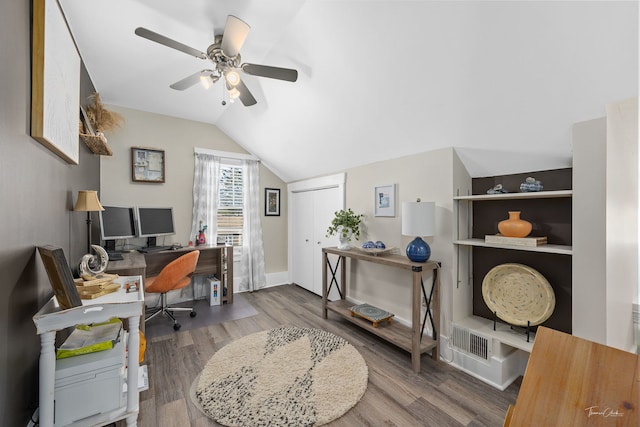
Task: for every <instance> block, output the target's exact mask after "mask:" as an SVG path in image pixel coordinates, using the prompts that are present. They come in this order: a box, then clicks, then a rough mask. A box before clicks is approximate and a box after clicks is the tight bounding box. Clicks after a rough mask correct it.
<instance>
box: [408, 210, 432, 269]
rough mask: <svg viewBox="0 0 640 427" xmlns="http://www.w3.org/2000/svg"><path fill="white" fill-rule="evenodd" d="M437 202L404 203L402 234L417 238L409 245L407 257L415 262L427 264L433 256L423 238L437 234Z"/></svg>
mask: <svg viewBox="0 0 640 427" xmlns="http://www.w3.org/2000/svg"><path fill="white" fill-rule="evenodd" d="M435 218H436V204H435V202H420V199H418V201H417V202H403V203H402V234H403V235H404V236H417V237H416V238H415V239H414V240H413V241H411V243H409V245H407V257H408V258H409V259H410V260H411V261H413V262H426V261H427V260H428V259H429V257H430V256H431V248H430V247H429V245H428V244H427V242H425V241H424V240H422V238H421V236H433V234H434V232H435V222H436V221H435Z"/></svg>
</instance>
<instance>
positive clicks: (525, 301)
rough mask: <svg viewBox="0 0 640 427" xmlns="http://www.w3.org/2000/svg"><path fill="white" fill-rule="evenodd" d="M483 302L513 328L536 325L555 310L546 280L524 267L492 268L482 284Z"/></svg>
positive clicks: (553, 295)
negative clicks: (528, 324)
mask: <svg viewBox="0 0 640 427" xmlns="http://www.w3.org/2000/svg"><path fill="white" fill-rule="evenodd" d="M482 298H484V302H485V303H486V304H487V306H488V307H489V309H490V310H491V311H492V312H494V313H496V316H498V317H499V318H500V319H502V320H504V321H505V322H507V323H510V324H512V325H516V326H527V322H530V325H531V326H535V325H539V324H541V323H542V322H544V321H545V320H547V319H548V318H549V317H550V316H551V314H552V313H553V310H554V308H555V306H556V296H555V294H554V293H553V289H552V288H551V285H550V284H549V282H548V281H547V279H545V278H544V276H543V275H542V274H540V273H539V272H538V271H537V270H535V269H533V268H531V267H528V266H526V265H523V264H513V263H512V264H502V265H498V266H496V267H493V268H492V269H491V270H490V271H489V272H488V273H487V275H486V276H485V277H484V279H483V280H482Z"/></svg>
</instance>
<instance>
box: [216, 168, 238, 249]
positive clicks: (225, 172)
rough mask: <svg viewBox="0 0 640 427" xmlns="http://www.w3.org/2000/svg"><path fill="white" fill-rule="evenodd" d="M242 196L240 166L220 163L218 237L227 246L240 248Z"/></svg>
mask: <svg viewBox="0 0 640 427" xmlns="http://www.w3.org/2000/svg"><path fill="white" fill-rule="evenodd" d="M243 194H244V191H243V186H242V165H240V164H234V163H231V162H227V163H222V164H221V165H220V181H219V182H218V237H219V238H220V237H224V240H225V243H226V244H227V245H233V246H242V225H243V221H244V218H243V212H242V207H243Z"/></svg>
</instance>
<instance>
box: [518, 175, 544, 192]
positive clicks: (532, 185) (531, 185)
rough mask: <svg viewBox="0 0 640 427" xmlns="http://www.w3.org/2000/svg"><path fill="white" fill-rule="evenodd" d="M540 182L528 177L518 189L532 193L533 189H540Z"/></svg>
mask: <svg viewBox="0 0 640 427" xmlns="http://www.w3.org/2000/svg"><path fill="white" fill-rule="evenodd" d="M542 188H543V186H542V183H541V182H540V181H538V180H537V179H535V178H532V177H528V178H527V179H525V180H524V182H523V183H522V184H520V191H522V192H523V193H532V192H535V191H542Z"/></svg>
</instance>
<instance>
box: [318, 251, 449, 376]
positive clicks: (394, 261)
mask: <svg viewBox="0 0 640 427" xmlns="http://www.w3.org/2000/svg"><path fill="white" fill-rule="evenodd" d="M329 254H334V255H338V259H337V261H336V262H335V264H334V265H332V264H331V262H330V260H329V258H328V255H329ZM347 258H349V259H351V261H352V262H353V261H354V260H359V261H366V262H370V263H374V264H381V265H386V266H388V267H393V268H400V269H403V270H409V271H411V272H412V279H413V280H412V288H411V328H409V327H407V326H405V325H402V324H400V323H398V322H394V323H393V324H391V325H381V326H380V327H374V326H373V325H372V324H371V322H367V321H364V320H363V319H360V318H357V317H352V314H351V310H350V308H351V307H352V306H353V305H354V304H353V303H350V302H348V301H347V300H346V296H347V284H346V277H347V274H346V259H347ZM322 265H323V268H322V316H323V317H324V318H325V319H326V318H327V311H328V310H331V311H333V312H335V313H337V314H339V315H341V316H342V317H344V318H345V319H347V320H349V321H350V322H352V323H354V324H356V325H358V326H360V327H361V328H364V329H366V330H368V331H369V332H371V333H373V334H375V335H377V336H379V337H380V338H383V339H385V340H386V341H388V342H390V343H392V344H394V345H396V346H398V347H400V348H402V349H404V350H406V351H408V352H409V353H411V367H412V368H413V371H414V372H420V356H421V355H422V354H423V353H425V352H427V351H429V350H431V357H432V358H433V360H438V359H439V353H440V351H439V345H438V335H437V334H438V329H439V327H440V325H439V323H440V296H439V295H440V294H439V292H440V275H439V270H440V264H439V263H438V262H436V261H427V262H423V263H419V262H413V261H411V260H409V259H408V258H407V257H405V256H402V255H393V254H391V255H378V256H375V255H370V254H367V253H364V252H360V251H358V250H356V249H351V250H348V251H343V250H340V249H337V248H323V249H322ZM327 269H329V271H330V272H331V280H330V283H327V278H328V274H327ZM423 270H426V271H428V270H432V271H433V282H432V286H431V291H430V292H429V295H427V293H426V291H425V288H424V282H423V281H422V271H423ZM338 271H339V273H340V285H339V286H340V287H339V289H338V291H339V292H340V298H341V299H340V300H338V301H329V300H328V295H329V291H330V290H331V287H332V286H333V285H334V284H335V285H336V287H337V286H338V280H337V278H336V275H337V274H338ZM421 295H422V296H424V299H425V301H426V305H427V307H426V313H425V316H424V319H422V320H421V319H420V303H421ZM427 320H428V321H430V322H431V326H432V329H433V335H432V336H431V337H428V336H424V333H423V332H424V326H425V323H426V322H427Z"/></svg>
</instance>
